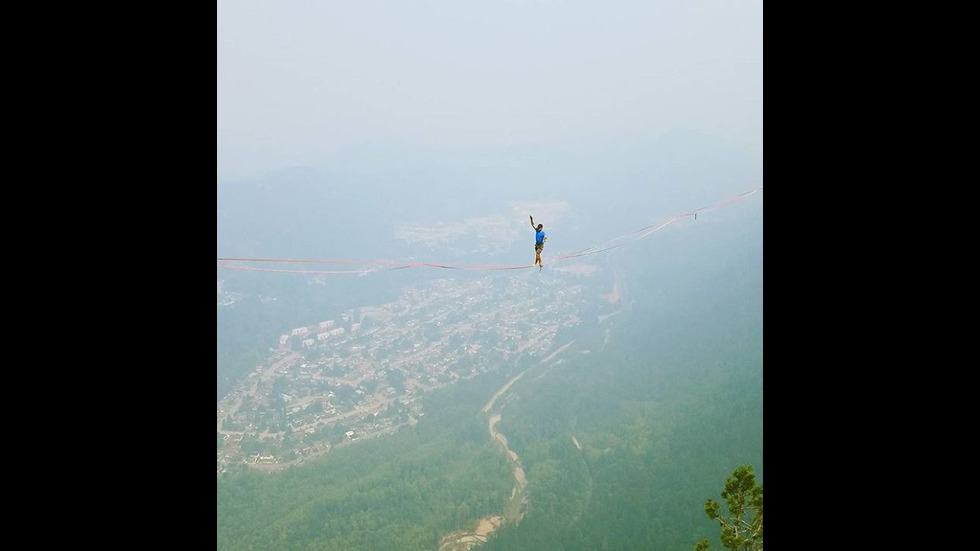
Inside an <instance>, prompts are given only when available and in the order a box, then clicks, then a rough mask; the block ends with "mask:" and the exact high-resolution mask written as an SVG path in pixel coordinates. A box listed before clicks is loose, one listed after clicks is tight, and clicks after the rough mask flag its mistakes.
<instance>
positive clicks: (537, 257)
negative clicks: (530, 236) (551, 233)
mask: <svg viewBox="0 0 980 551" xmlns="http://www.w3.org/2000/svg"><path fill="white" fill-rule="evenodd" d="M531 229H532V230H534V231H535V232H536V233H535V234H534V265H535V266H537V267H538V270H539V271H540V270H541V268H544V262H542V261H541V251H543V250H544V242H545V241H547V240H548V235H547V234H546V233H545V232H544V224H538V225H537V227H535V226H534V217H533V216H532V217H531Z"/></svg>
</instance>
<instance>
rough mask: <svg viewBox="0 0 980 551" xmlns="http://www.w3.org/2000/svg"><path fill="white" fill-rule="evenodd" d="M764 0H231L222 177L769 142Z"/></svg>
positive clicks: (224, 45) (222, 55)
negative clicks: (655, 137)
mask: <svg viewBox="0 0 980 551" xmlns="http://www.w3.org/2000/svg"><path fill="white" fill-rule="evenodd" d="M762 52H763V3H762V1H761V0H744V1H743V0H676V1H674V0H671V1H664V0H639V1H632V0H631V1H618V0H612V1H610V2H595V1H584V0H583V1H566V0H493V1H490V0H487V1H476V0H282V1H278V2H269V1H267V0H261V1H260V0H218V168H217V176H218V179H219V180H222V179H228V178H240V177H249V176H252V175H254V174H255V173H257V172H260V171H264V170H273V169H278V168H283V167H287V166H294V165H318V164H321V163H323V162H324V160H325V159H329V158H331V157H333V156H336V155H338V154H340V153H342V152H343V151H344V150H346V149H350V148H359V147H362V146H378V145H383V146H399V145H408V146H412V147H423V148H433V149H449V150H457V149H459V150H474V149H484V148H501V147H521V146H525V145H531V146H534V145H541V144H556V143H558V144H560V143H565V142H574V141H578V142H581V141H590V140H605V139H617V138H624V137H626V138H628V137H629V136H631V135H641V134H646V135H650V134H656V133H659V132H667V131H670V130H674V129H679V128H680V129H690V130H695V131H698V132H702V133H705V134H708V135H711V136H715V137H718V138H721V139H724V140H726V141H728V142H731V143H734V144H736V145H740V146H744V147H747V148H749V149H750V150H752V151H753V152H755V153H762V151H763V67H762Z"/></svg>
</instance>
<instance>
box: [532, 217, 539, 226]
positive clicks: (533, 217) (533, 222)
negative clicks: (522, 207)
mask: <svg viewBox="0 0 980 551" xmlns="http://www.w3.org/2000/svg"><path fill="white" fill-rule="evenodd" d="M531 228H533V229H538V228H535V227H534V217H533V216H532V217H531Z"/></svg>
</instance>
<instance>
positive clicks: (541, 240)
mask: <svg viewBox="0 0 980 551" xmlns="http://www.w3.org/2000/svg"><path fill="white" fill-rule="evenodd" d="M545 235H547V234H546V233H544V230H541V231H536V232H535V236H534V238H535V239H536V241H535V243H537V244H538V245H540V244H542V243H544V236H545Z"/></svg>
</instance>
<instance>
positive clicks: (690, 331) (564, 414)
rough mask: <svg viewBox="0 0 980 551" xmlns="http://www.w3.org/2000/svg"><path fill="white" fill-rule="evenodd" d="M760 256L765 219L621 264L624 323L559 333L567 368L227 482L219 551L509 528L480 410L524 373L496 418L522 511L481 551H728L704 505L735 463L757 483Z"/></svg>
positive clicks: (676, 239) (488, 385)
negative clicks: (513, 460) (495, 519)
mask: <svg viewBox="0 0 980 551" xmlns="http://www.w3.org/2000/svg"><path fill="white" fill-rule="evenodd" d="M707 236H710V245H704V244H703V243H704V242H705V241H706V240H707V239H708V237H707ZM761 241H762V221H761V206H760V207H759V210H758V220H757V221H755V222H751V223H748V224H745V223H742V224H740V225H736V226H725V225H724V224H720V225H719V226H718V227H716V228H715V231H713V232H711V233H705V232H702V233H698V232H697V231H694V232H690V233H684V232H676V233H673V234H665V235H664V236H663V237H662V238H661V239H659V240H657V241H656V242H655V243H650V244H646V245H643V246H641V247H637V248H636V249H639V250H638V251H637V252H639V254H636V255H632V256H629V257H627V256H626V255H622V256H621V257H613V259H614V260H616V261H617V264H616V267H615V269H616V270H618V271H620V272H622V273H625V274H629V275H628V277H627V278H626V281H628V284H627V285H624V295H625V297H626V298H624V300H628V301H629V307H628V308H624V309H623V311H622V312H621V313H619V314H617V315H615V316H612V317H609V318H608V319H605V320H604V321H602V322H598V321H595V318H593V321H590V322H589V323H586V324H583V325H582V326H580V327H578V328H574V329H569V330H563V331H562V332H561V333H560V342H559V343H558V344H559V345H562V344H565V343H569V342H572V341H574V344H573V346H571V347H569V349H568V350H567V351H566V352H564V353H563V355H562V356H561V360H560V361H558V362H550V363H545V364H540V363H538V362H536V361H533V362H532V361H526V360H519V361H517V362H515V363H514V364H513V365H507V366H502V367H501V368H500V370H499V371H497V372H495V373H493V374H491V375H486V376H483V377H477V378H474V379H471V380H466V381H461V382H459V383H457V384H455V385H452V386H450V387H447V388H445V389H442V390H440V391H437V392H432V393H430V394H428V395H426V396H425V397H424V398H423V400H424V402H423V403H424V411H425V416H424V417H423V418H422V419H421V421H420V422H419V423H418V425H416V426H414V427H412V428H407V429H404V430H402V431H401V432H398V433H396V434H395V435H392V436H387V437H383V438H379V439H375V440H369V441H365V442H360V443H357V444H355V445H350V446H345V447H341V448H339V449H336V450H334V451H332V452H331V453H329V454H328V455H326V456H324V457H322V458H320V459H318V460H315V461H312V462H310V463H308V464H305V465H303V466H300V467H294V468H291V469H289V470H287V471H285V472H282V473H278V474H272V475H266V474H259V473H254V472H245V473H241V474H235V475H232V476H225V477H220V478H218V480H217V532H218V533H217V548H218V549H219V550H306V549H317V550H327V551H329V550H338V551H339V550H343V551H357V550H364V551H368V550H371V551H374V550H379V549H386V550H389V549H390V550H423V549H424V550H429V551H434V550H436V549H437V548H438V545H439V541H440V539H441V538H442V537H443V536H445V535H446V534H447V533H448V532H450V531H452V530H456V529H458V528H466V527H467V526H470V527H472V525H474V524H475V523H476V522H477V520H478V519H480V518H482V517H486V516H488V515H494V514H501V513H502V512H503V509H504V506H505V504H506V503H507V500H508V498H509V497H510V495H511V491H512V489H513V487H514V476H513V471H512V470H511V466H510V463H509V462H508V460H507V458H506V457H505V455H504V454H503V453H502V450H501V447H500V446H499V445H497V444H496V443H495V442H493V441H491V438H490V435H489V433H488V430H487V421H488V416H487V414H486V413H483V412H482V407H483V406H484V404H486V403H487V401H488V400H489V398H490V397H491V396H492V395H493V394H494V392H496V390H497V389H499V388H500V387H501V386H502V385H503V384H504V383H505V382H506V381H507V380H508V379H509V378H510V377H512V376H513V375H515V374H516V373H519V372H523V371H525V370H527V373H526V374H525V376H523V377H522V378H521V379H520V381H518V382H517V383H516V384H514V385H513V387H512V388H511V389H510V390H509V391H508V392H507V393H505V394H504V395H503V396H501V397H500V399H499V400H498V403H497V406H496V410H497V411H499V412H500V413H501V415H502V420H501V421H500V423H499V424H498V426H497V428H498V429H499V430H500V431H501V432H502V433H503V434H505V435H506V437H507V439H508V442H509V446H510V448H511V449H512V450H514V451H515V452H516V453H517V454H518V455H519V456H520V460H521V463H522V466H523V468H524V470H525V472H526V474H527V479H528V487H527V493H528V497H529V501H528V505H527V507H526V509H525V511H524V517H523V520H522V521H521V522H520V523H519V524H516V525H515V524H513V523H510V524H505V525H504V526H503V527H502V528H501V529H500V530H498V531H497V532H496V533H495V534H494V535H493V536H492V537H491V539H490V541H489V542H488V543H487V544H486V545H485V546H484V547H483V548H484V549H488V550H494V551H504V550H528V549H534V550H545V551H546V550H575V549H581V550H637V549H658V550H659V549H665V550H675V549H676V550H691V549H693V548H694V547H695V545H697V544H698V542H699V541H700V540H701V539H702V538H708V540H709V541H710V543H711V544H712V547H714V548H720V547H721V545H720V544H719V528H718V524H717V523H716V522H712V520H711V519H710V518H708V517H707V516H706V515H705V501H706V500H707V499H711V498H714V499H717V496H718V494H719V491H720V489H721V488H722V487H723V485H724V481H725V480H726V477H729V476H730V475H731V474H732V471H733V470H734V469H735V468H736V467H738V466H740V465H751V466H752V467H753V468H754V473H755V475H756V476H757V477H758V481H759V482H760V483H761V482H762V480H763V478H764V477H763V473H764V470H763V259H762V243H761ZM692 244H701V245H700V248H699V249H698V251H697V254H694V253H690V252H689V251H690V247H691V246H692ZM664 259H670V262H669V263H667V262H664ZM219 394H220V392H219Z"/></svg>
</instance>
